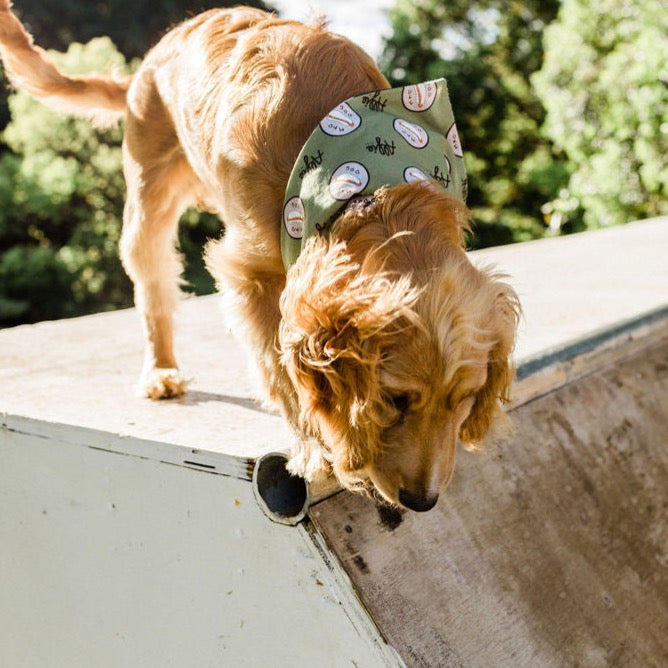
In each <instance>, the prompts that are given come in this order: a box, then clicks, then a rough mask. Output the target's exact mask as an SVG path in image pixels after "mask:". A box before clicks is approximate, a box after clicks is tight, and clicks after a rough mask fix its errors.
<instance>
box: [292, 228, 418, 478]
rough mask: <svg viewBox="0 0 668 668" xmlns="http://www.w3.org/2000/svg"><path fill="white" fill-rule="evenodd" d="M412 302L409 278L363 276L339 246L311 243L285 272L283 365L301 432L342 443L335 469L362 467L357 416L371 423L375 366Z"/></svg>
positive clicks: (405, 319) (409, 315)
mask: <svg viewBox="0 0 668 668" xmlns="http://www.w3.org/2000/svg"><path fill="white" fill-rule="evenodd" d="M417 296H418V291H417V290H416V289H414V288H413V287H412V286H411V284H410V281H409V279H408V278H406V277H403V278H398V279H395V280H392V279H390V277H388V276H387V275H383V274H373V273H365V272H363V271H362V270H361V268H360V266H359V265H358V264H356V263H355V262H353V261H352V260H351V258H350V256H349V255H348V254H347V253H346V247H345V244H342V243H336V244H331V243H330V242H329V241H328V240H326V239H324V238H323V237H314V238H313V239H312V240H310V241H309V242H308V244H307V245H306V247H305V249H304V251H303V252H302V254H301V255H300V257H299V259H298V261H297V263H296V264H295V265H294V266H293V267H292V268H291V269H290V272H289V274H288V279H287V283H286V288H285V290H284V292H283V295H282V297H281V315H282V321H281V328H280V333H279V345H280V350H281V359H282V363H283V364H284V365H285V367H286V370H287V372H288V374H289V376H290V379H291V381H292V383H293V385H294V387H295V390H296V392H297V395H298V400H299V407H300V420H301V422H302V424H301V426H302V428H303V429H305V430H306V431H307V432H308V431H310V432H313V431H314V425H316V427H315V428H316V429H320V430H323V429H328V430H329V431H330V434H329V436H330V437H332V436H333V437H334V439H333V440H339V441H340V442H342V443H343V442H344V441H346V442H347V448H346V452H345V453H343V452H341V453H330V455H331V456H332V457H333V458H334V459H335V460H336V459H339V458H340V457H343V458H344V459H345V461H338V462H337V461H335V462H334V465H335V468H341V469H344V470H352V469H355V468H360V467H361V466H362V465H363V461H362V456H363V453H362V452H361V449H362V448H364V447H367V446H366V445H365V444H363V443H359V448H358V447H356V446H355V443H356V441H357V440H360V439H356V438H355V434H354V433H353V432H355V431H356V430H357V431H359V429H360V425H359V422H360V417H361V415H362V414H364V422H365V423H371V424H373V422H374V416H373V409H374V406H376V405H380V400H381V397H380V394H381V390H380V386H379V383H378V373H377V367H378V364H379V363H380V361H381V359H382V355H383V351H384V350H385V349H386V347H387V345H388V344H389V342H390V339H391V338H392V335H393V334H394V333H396V332H397V331H398V330H399V328H401V327H405V326H406V325H407V323H408V321H409V320H410V318H412V317H415V316H414V315H412V313H413V312H412V306H413V305H414V303H415V301H416V299H417ZM365 428H367V427H366V426H365ZM317 435H318V434H317ZM337 436H338V438H337ZM327 440H328V441H330V442H331V440H332V439H331V438H328V439H327ZM365 440H366V439H365ZM364 456H368V452H367V451H365V452H364Z"/></svg>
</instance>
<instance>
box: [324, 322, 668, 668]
mask: <svg viewBox="0 0 668 668" xmlns="http://www.w3.org/2000/svg"><path fill="white" fill-rule="evenodd" d="M667 322H668V321H667V320H666V319H665V318H658V320H657V321H655V322H654V323H653V324H651V325H649V327H648V328H649V332H647V331H646V332H645V333H644V335H641V336H638V334H639V332H638V330H631V331H627V332H625V333H624V334H623V335H621V337H622V338H623V339H624V340H623V341H620V340H619V338H617V339H616V340H615V342H614V344H613V345H611V346H610V345H609V346H606V345H601V343H599V344H598V346H600V347H597V346H589V347H588V346H587V345H585V344H584V343H582V344H581V345H580V349H581V350H582V351H583V352H581V354H579V355H575V356H573V357H565V358H560V359H553V360H552V361H551V362H550V360H549V359H548V360H546V364H545V366H543V367H542V368H541V369H540V370H538V371H536V372H535V373H538V374H540V375H542V377H543V380H542V384H543V387H544V386H545V383H547V382H548V381H549V379H550V378H551V379H552V381H553V382H555V383H557V384H558V385H559V386H558V387H556V388H554V389H552V390H549V391H546V392H543V391H541V393H540V394H539V395H538V396H535V395H536V391H537V390H536V382H535V381H536V378H535V377H533V378H532V377H530V376H529V377H527V379H526V381H525V382H524V383H523V384H522V383H520V386H519V388H518V389H519V392H520V393H522V392H523V391H524V392H525V393H526V396H525V397H524V398H523V400H520V401H523V402H524V403H523V405H520V406H519V407H517V408H516V409H514V410H513V411H512V417H513V421H514V425H515V432H514V433H513V434H512V436H510V437H508V438H507V439H506V440H505V441H503V442H501V443H499V444H497V445H495V446H493V447H491V448H490V450H489V451H488V452H486V453H484V454H479V453H473V454H471V453H462V454H461V455H460V457H459V461H458V469H457V471H456V474H455V477H454V480H453V483H452V484H451V486H450V487H449V489H448V492H447V494H446V495H445V496H444V498H443V499H442V500H441V501H440V502H439V504H438V506H437V507H436V509H435V510H434V511H431V512H430V513H427V514H425V515H415V514H412V513H404V514H393V513H387V512H382V511H379V510H378V509H377V508H376V507H375V505H374V504H373V503H372V502H371V501H370V500H369V499H365V498H362V497H360V496H353V495H350V494H340V495H338V496H336V497H335V498H332V499H330V500H328V501H325V502H323V503H321V504H319V505H318V506H317V507H315V508H314V509H313V510H312V515H313V518H314V521H315V523H316V526H317V527H318V528H319V529H320V530H321V531H322V532H323V533H324V535H325V536H326V538H327V541H328V542H329V544H330V546H331V548H332V550H333V551H334V552H335V553H336V554H337V555H338V556H339V558H340V559H341V561H342V563H343V564H344V566H345V568H346V570H347V572H348V573H349V575H350V577H351V578H352V580H353V583H354V585H355V587H356V589H357V591H358V593H359V595H360V597H361V599H362V601H363V602H364V604H365V605H366V607H367V608H368V609H369V611H370V613H371V615H372V616H373V618H374V620H375V621H376V623H377V624H378V626H379V627H380V629H381V631H382V632H383V634H384V635H385V636H386V638H387V640H388V642H389V643H390V644H391V645H393V646H394V647H395V649H396V650H397V651H398V652H399V654H400V655H401V656H402V658H403V659H404V661H405V662H406V664H407V665H409V666H425V667H427V666H429V667H433V666H442V667H446V666H447V667H450V666H452V667H455V666H466V667H469V668H473V667H474V666H475V667H480V668H483V667H489V666H495V667H501V666H508V667H509V668H511V667H516V666H541V668H546V667H549V666H586V667H587V668H594V667H597V666H600V667H604V666H639V667H640V666H645V667H648V666H657V667H658V666H666V665H668V573H667V570H668V569H667V567H668V554H667V552H666V548H667V547H668V522H667V520H668V447H667V446H668V436H667V435H668V330H667V328H666V325H667ZM585 358H588V359H585ZM578 360H579V361H578ZM533 364H534V365H536V366H538V364H537V361H534V362H533ZM565 369H570V370H571V372H572V370H573V369H577V371H576V372H575V377H574V378H572V379H570V380H569V379H568V378H566V379H565V378H564V373H566V372H565ZM564 380H565V381H566V382H565V384H561V383H562V382H563V381H564ZM532 385H533V387H531V386H532Z"/></svg>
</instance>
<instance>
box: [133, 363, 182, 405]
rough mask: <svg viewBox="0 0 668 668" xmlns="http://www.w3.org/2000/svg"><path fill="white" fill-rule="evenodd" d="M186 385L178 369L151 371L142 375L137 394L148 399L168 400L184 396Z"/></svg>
mask: <svg viewBox="0 0 668 668" xmlns="http://www.w3.org/2000/svg"><path fill="white" fill-rule="evenodd" d="M187 384H188V380H187V379H186V378H185V377H184V376H183V374H182V373H181V371H179V369H151V370H150V371H148V372H145V373H143V374H142V377H141V379H140V381H139V386H138V392H139V395H140V396H142V397H148V398H149V399H170V398H172V397H179V396H181V395H182V394H184V393H185V391H186V386H187Z"/></svg>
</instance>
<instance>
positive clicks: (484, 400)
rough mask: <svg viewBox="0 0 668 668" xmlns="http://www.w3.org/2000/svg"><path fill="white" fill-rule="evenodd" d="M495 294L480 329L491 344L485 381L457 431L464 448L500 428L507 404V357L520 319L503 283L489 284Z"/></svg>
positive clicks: (509, 371) (509, 366)
mask: <svg viewBox="0 0 668 668" xmlns="http://www.w3.org/2000/svg"><path fill="white" fill-rule="evenodd" d="M490 287H491V289H495V290H497V294H496V297H495V298H494V301H493V306H492V309H491V313H490V314H489V315H488V319H487V322H484V323H483V325H482V327H483V328H484V329H485V330H486V331H487V332H489V334H490V336H491V337H492V338H493V340H494V341H495V343H494V345H493V346H492V348H491V350H490V353H489V358H488V362H487V380H486V381H485V385H484V386H483V387H482V389H481V390H480V391H479V392H478V394H477V395H476V400H475V404H474V405H473V409H472V410H471V413H470V415H469V416H468V418H467V419H466V421H465V422H464V424H463V425H462V427H461V430H460V438H461V440H462V442H463V443H464V444H467V445H470V446H475V445H476V444H477V443H480V442H482V441H483V440H484V439H485V437H486V436H487V434H488V432H489V431H490V428H491V427H492V426H493V425H494V424H495V423H497V424H499V423H500V424H503V422H504V417H505V416H504V413H503V410H502V409H501V404H502V403H508V402H509V401H510V396H509V394H510V386H511V383H512V381H513V378H514V377H515V367H514V365H513V363H512V361H511V354H512V352H513V348H514V347H515V331H516V329H517V324H518V320H519V317H520V305H519V300H518V298H517V295H516V294H515V292H514V290H513V289H512V288H511V287H510V286H509V285H506V284H505V283H500V282H493V283H492V284H491V286H490Z"/></svg>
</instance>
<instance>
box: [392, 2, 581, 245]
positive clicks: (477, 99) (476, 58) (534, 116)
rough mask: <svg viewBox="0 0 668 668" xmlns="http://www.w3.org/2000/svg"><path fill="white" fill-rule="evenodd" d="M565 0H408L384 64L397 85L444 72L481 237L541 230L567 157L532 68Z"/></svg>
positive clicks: (396, 18) (563, 178) (395, 21)
mask: <svg viewBox="0 0 668 668" xmlns="http://www.w3.org/2000/svg"><path fill="white" fill-rule="evenodd" d="M558 6H559V0H524V1H519V0H513V1H510V0H478V1H474V2H470V1H468V0H453V2H449V3H442V2H439V1H438V0H415V1H409V0H399V1H398V3H397V6H396V8H395V9H394V10H393V11H392V12H391V14H390V18H391V21H392V25H393V35H392V36H391V37H390V38H389V39H387V40H386V42H385V46H384V51H383V55H382V57H381V65H382V67H383V69H384V71H385V72H386V73H387V74H388V76H389V78H390V80H391V81H392V83H393V84H394V85H401V84H404V83H409V82H418V81H424V80H427V79H435V78H438V77H445V78H446V79H447V81H448V87H449V89H450V96H451V99H452V104H453V108H454V112H455V117H456V118H457V125H458V129H459V132H460V136H461V137H462V142H463V144H464V149H465V159H466V165H467V171H468V173H469V185H470V194H469V205H470V207H471V209H472V212H473V216H474V219H475V221H476V229H477V233H476V238H475V239H474V240H473V245H475V246H486V245H494V244H497V243H507V242H509V241H519V240H525V239H529V238H534V237H539V236H542V234H543V233H544V230H545V221H544V217H543V212H542V207H543V205H544V203H545V202H546V201H549V200H551V199H553V198H554V197H555V196H556V195H557V193H558V192H559V190H560V189H561V188H562V187H563V185H564V184H565V183H566V182H567V179H568V175H569V172H568V166H567V164H566V163H565V161H564V160H563V156H560V155H558V153H557V152H556V151H555V150H554V148H553V146H552V144H551V142H549V141H547V140H546V139H545V138H544V136H543V135H542V133H541V126H542V124H543V122H544V118H545V110H544V108H543V106H542V104H541V102H540V100H539V99H538V98H537V97H536V95H535V93H534V91H533V88H532V85H531V75H532V73H534V72H535V71H536V70H538V68H539V67H540V65H541V63H542V55H543V51H542V32H543V29H544V27H545V26H546V25H547V24H548V23H549V22H550V21H552V19H553V18H554V17H555V16H556V13H557V10H558Z"/></svg>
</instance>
